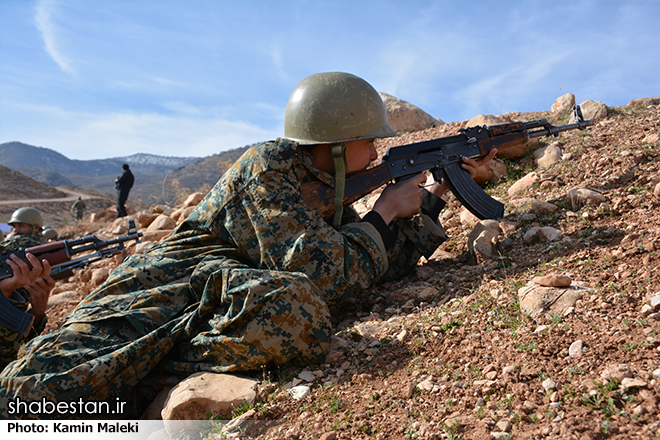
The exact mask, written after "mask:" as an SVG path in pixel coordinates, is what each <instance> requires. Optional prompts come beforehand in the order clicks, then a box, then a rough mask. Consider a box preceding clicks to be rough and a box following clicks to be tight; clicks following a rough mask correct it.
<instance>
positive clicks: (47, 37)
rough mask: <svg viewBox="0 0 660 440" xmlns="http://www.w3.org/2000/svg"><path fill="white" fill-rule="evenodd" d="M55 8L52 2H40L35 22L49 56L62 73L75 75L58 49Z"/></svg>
mask: <svg viewBox="0 0 660 440" xmlns="http://www.w3.org/2000/svg"><path fill="white" fill-rule="evenodd" d="M54 7H55V3H54V2H52V1H49V0H42V1H39V2H38V3H37V6H36V10H37V13H36V15H35V17H34V22H35V24H36V25H37V28H38V29H39V32H41V36H42V38H43V40H44V45H45V48H46V52H47V53H48V55H49V56H50V57H51V58H52V59H53V61H55V63H57V65H58V66H59V67H60V69H62V71H64V72H66V73H68V74H71V75H74V74H75V71H74V70H73V67H71V64H70V63H69V60H68V59H67V58H66V57H65V56H64V55H63V54H62V53H61V51H60V48H59V47H58V42H57V38H56V33H57V26H56V25H55V24H54V23H53V21H52V13H53V9H54Z"/></svg>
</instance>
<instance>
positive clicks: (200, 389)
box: [161, 372, 257, 420]
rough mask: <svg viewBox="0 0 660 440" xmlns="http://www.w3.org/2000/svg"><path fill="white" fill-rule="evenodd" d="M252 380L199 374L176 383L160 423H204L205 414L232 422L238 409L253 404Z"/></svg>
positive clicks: (214, 374)
mask: <svg viewBox="0 0 660 440" xmlns="http://www.w3.org/2000/svg"><path fill="white" fill-rule="evenodd" d="M256 384H257V381H256V380H254V379H249V378H244V377H239V376H234V375H231V374H217V373H209V372H200V373H195V374H192V375H191V376H188V378H186V379H184V380H183V381H181V382H179V384H178V385H176V386H175V387H174V388H173V389H172V390H171V391H170V393H169V395H168V396H167V399H166V400H165V402H164V407H163V409H162V411H161V416H162V417H163V420H206V419H208V416H207V413H209V412H210V413H211V414H213V415H214V416H220V417H222V418H224V419H227V420H229V419H231V415H232V411H233V410H234V409H236V408H237V407H238V406H240V405H244V404H251V403H254V400H255V398H256V391H255V390H254V387H255V385H256Z"/></svg>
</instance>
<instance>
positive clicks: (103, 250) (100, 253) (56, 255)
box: [0, 219, 142, 336]
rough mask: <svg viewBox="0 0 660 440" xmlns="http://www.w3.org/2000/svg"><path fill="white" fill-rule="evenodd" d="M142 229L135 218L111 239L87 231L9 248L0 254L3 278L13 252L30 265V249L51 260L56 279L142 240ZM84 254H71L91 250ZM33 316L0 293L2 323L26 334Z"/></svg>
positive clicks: (6, 273) (0, 267) (38, 256)
mask: <svg viewBox="0 0 660 440" xmlns="http://www.w3.org/2000/svg"><path fill="white" fill-rule="evenodd" d="M141 236H142V233H141V232H138V231H137V228H136V227H135V220H133V219H130V220H129V221H128V232H127V234H126V235H120V236H119V237H117V238H113V239H111V240H101V239H99V238H97V237H96V236H95V235H88V236H86V237H82V238H76V239H73V240H61V241H55V242H52V243H46V244H42V245H39V246H33V247H30V248H27V249H18V250H17V251H7V252H3V253H2V254H1V255H0V280H2V279H4V278H9V277H11V276H12V270H11V267H9V265H8V264H7V263H6V260H7V258H9V256H10V255H11V254H15V255H17V256H19V257H20V258H22V259H23V260H24V261H25V262H27V263H28V265H30V262H29V261H28V260H27V258H26V254H27V253H31V254H32V255H34V256H35V257H37V258H39V260H48V262H49V263H50V264H51V271H50V275H51V276H52V277H53V278H54V279H63V278H65V277H66V276H69V275H70V274H71V273H72V271H73V269H78V268H82V267H87V266H88V265H89V264H91V263H93V262H94V261H98V260H100V259H102V258H109V257H111V256H113V255H116V254H118V253H120V252H121V251H122V250H124V249H125V246H124V242H126V241H130V240H135V242H136V243H139V242H140V237H141ZM90 251H93V252H92V253H88V254H85V255H81V256H80V257H78V258H75V259H72V258H71V257H72V256H73V255H76V254H81V253H85V252H90ZM14 296H16V297H17V298H16V299H17V300H20V299H22V298H20V295H18V294H17V293H16V292H14ZM33 321H34V316H33V315H32V314H30V313H26V312H23V311H21V310H19V309H17V308H16V307H14V306H13V305H12V304H11V302H9V300H8V299H7V298H5V297H4V295H2V294H0V324H1V325H3V326H5V327H7V328H8V329H10V330H12V331H15V332H17V333H20V334H22V335H23V336H27V335H28V333H29V332H30V328H31V327H32V323H33Z"/></svg>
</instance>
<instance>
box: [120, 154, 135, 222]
mask: <svg viewBox="0 0 660 440" xmlns="http://www.w3.org/2000/svg"><path fill="white" fill-rule="evenodd" d="M121 168H122V170H123V173H122V175H121V176H120V177H118V178H117V179H115V188H116V189H117V217H126V215H128V214H127V213H126V206H124V204H125V203H126V200H128V193H129V192H130V191H131V188H133V182H134V181H135V178H134V177H133V173H132V172H131V170H130V169H129V167H128V164H126V163H125V164H123V165H122V166H121Z"/></svg>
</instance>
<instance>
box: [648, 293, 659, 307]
mask: <svg viewBox="0 0 660 440" xmlns="http://www.w3.org/2000/svg"><path fill="white" fill-rule="evenodd" d="M649 304H650V305H651V307H653V310H659V309H660V293H659V294H656V295H654V296H653V298H651V300H650V301H649Z"/></svg>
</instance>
